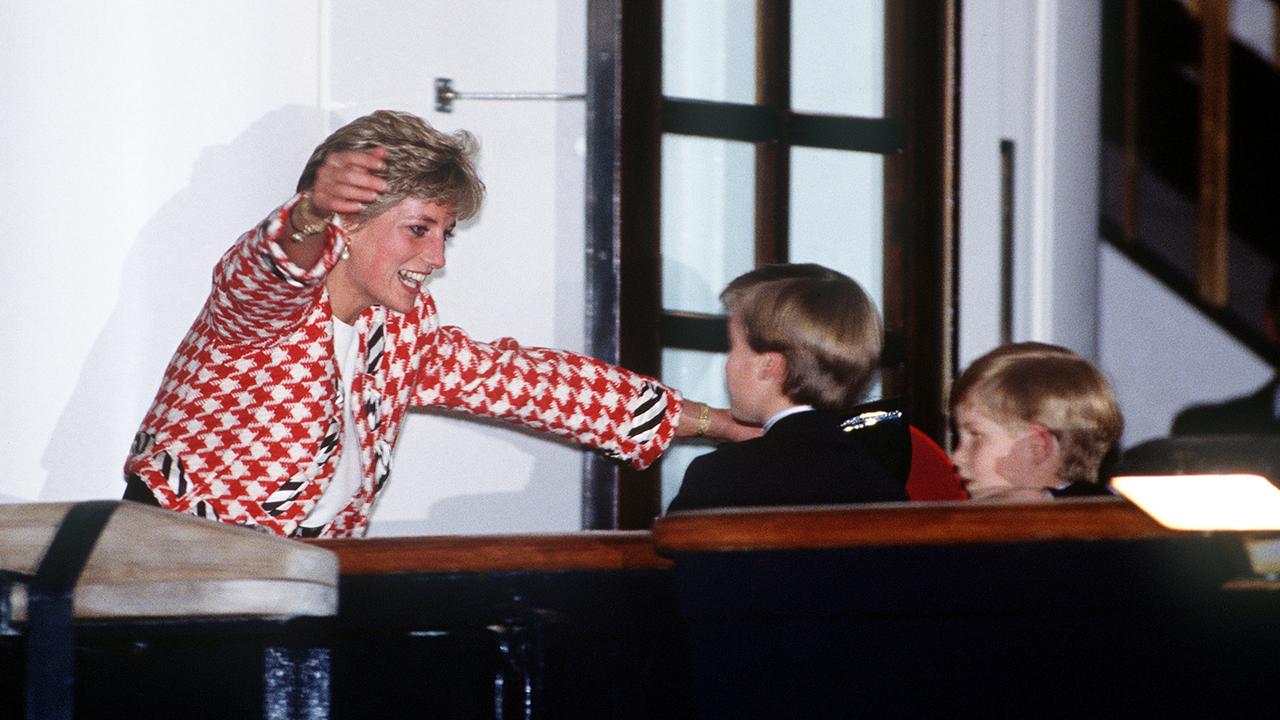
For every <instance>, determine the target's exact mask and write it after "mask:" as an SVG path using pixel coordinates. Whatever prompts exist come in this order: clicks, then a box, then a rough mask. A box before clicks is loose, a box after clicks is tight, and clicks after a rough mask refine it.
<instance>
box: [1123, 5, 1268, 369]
mask: <svg viewBox="0 0 1280 720" xmlns="http://www.w3.org/2000/svg"><path fill="white" fill-rule="evenodd" d="M1250 4H1251V3H1242V2H1237V3H1235V11H1236V12H1237V13H1240V12H1242V6H1246V5H1250ZM1266 5H1270V8H1267V7H1266ZM1252 6H1253V7H1252V8H1244V10H1249V11H1250V12H1254V13H1255V14H1256V13H1257V11H1258V10H1259V9H1261V10H1262V11H1264V12H1262V13H1261V15H1260V16H1261V17H1266V18H1268V19H1270V27H1269V28H1266V27H1262V28H1261V29H1262V30H1263V31H1264V32H1263V35H1264V36H1265V37H1267V38H1269V40H1270V45H1269V47H1267V46H1266V43H1265V42H1264V43H1262V46H1261V47H1259V43H1258V42H1257V35H1258V33H1257V32H1256V31H1257V30H1258V29H1259V28H1258V27H1257V26H1256V24H1255V25H1254V26H1251V27H1250V29H1252V30H1254V31H1255V32H1253V33H1251V34H1252V36H1253V37H1250V38H1248V42H1246V38H1243V37H1242V36H1241V34H1240V33H1239V32H1233V31H1232V22H1231V12H1232V3H1231V2H1229V0H1199V1H1188V2H1182V1H1179V0H1124V1H1123V2H1106V3H1103V11H1104V13H1105V17H1104V39H1103V117H1102V125H1103V153H1102V158H1101V162H1102V190H1101V192H1102V198H1101V217H1100V222H1099V225H1100V233H1101V235H1102V236H1103V238H1104V239H1105V240H1106V241H1107V242H1108V243H1110V244H1111V245H1113V246H1114V247H1115V248H1116V249H1117V250H1119V251H1120V252H1122V253H1123V254H1124V255H1126V256H1127V257H1129V258H1130V259H1131V260H1132V261H1133V262H1135V263H1137V264H1138V265H1140V266H1141V267H1142V268H1143V269H1144V270H1145V271H1146V272H1148V273H1150V274H1151V275H1152V276H1154V277H1155V278H1157V279H1158V280H1159V281H1160V282H1162V283H1163V284H1164V285H1166V286H1167V287H1169V288H1170V289H1171V290H1173V291H1174V292H1176V293H1177V294H1179V295H1180V296H1182V297H1183V298H1184V299H1185V300H1186V301H1188V302H1189V303H1191V304H1192V305H1194V306H1195V307H1196V308H1198V309H1199V310H1200V311H1201V312H1202V313H1203V314H1204V315H1205V316H1206V317H1208V318H1210V319H1212V321H1213V322H1215V323H1216V324H1217V325H1218V326H1220V327H1221V328H1223V329H1224V330H1225V331H1226V332H1228V333H1230V334H1231V335H1232V336H1234V337H1235V338H1236V339H1237V340H1239V341H1240V342H1241V343H1242V344H1244V345H1245V346H1247V347H1249V348H1250V349H1251V350H1252V351H1253V352H1255V353H1256V354H1258V355H1259V356H1260V357H1262V358H1265V359H1266V360H1267V361H1268V362H1270V363H1271V364H1272V365H1273V366H1275V367H1280V347H1277V346H1276V345H1275V344H1273V343H1272V342H1270V340H1269V338H1268V337H1267V335H1266V334H1265V332H1264V327H1263V316H1264V307H1265V293H1266V288H1267V284H1268V282H1269V280H1270V278H1271V277H1272V275H1273V274H1274V273H1276V272H1277V268H1278V267H1280V179H1278V178H1277V176H1278V175H1280V110H1277V108H1280V71H1278V67H1280V66H1278V65H1277V56H1278V54H1280V53H1278V50H1277V38H1276V35H1277V26H1278V22H1277V20H1276V18H1277V17H1280V4H1278V3H1277V2H1275V1H1274V0H1272V1H1270V2H1268V3H1266V4H1262V0H1255V2H1254V3H1252ZM1268 9H1269V10H1270V12H1269V13H1267V12H1265V11H1266V10H1268ZM1242 20H1243V18H1241V17H1239V16H1237V18H1236V21H1237V30H1239V23H1240V22H1241V21H1242Z"/></svg>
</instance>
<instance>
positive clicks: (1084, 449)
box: [950, 342, 1124, 483]
mask: <svg viewBox="0 0 1280 720" xmlns="http://www.w3.org/2000/svg"><path fill="white" fill-rule="evenodd" d="M950 405H951V413H952V414H953V415H954V414H955V410H956V408H957V407H958V406H960V405H970V406H973V407H975V408H976V409H978V410H979V411H980V412H982V413H983V414H985V415H987V416H989V417H990V418H991V419H992V420H994V421H995V422H997V423H999V424H1000V425H1003V426H1005V427H1009V426H1013V425H1019V424H1026V423H1037V424H1039V425H1043V426H1044V427H1045V428H1046V429H1047V430H1049V432H1051V433H1053V435H1054V437H1056V438H1057V439H1058V445H1059V446H1060V447H1061V449H1062V466H1061V467H1060V468H1059V470H1058V474H1059V477H1060V479H1061V480H1062V481H1063V482H1065V483H1073V482H1080V481H1086V482H1098V470H1099V468H1100V467H1101V466H1102V461H1103V458H1105V457H1106V455H1107V453H1108V452H1110V451H1111V449H1112V448H1113V447H1114V446H1115V443H1116V441H1117V440H1119V439H1120V433H1121V431H1122V430H1123V429H1124V418H1123V417H1122V416H1121V414H1120V407H1119V405H1118V404H1117V403H1116V396H1115V393H1114V392H1113V391H1112V390H1111V385H1110V383H1108V382H1107V379H1106V378H1105V377H1103V375H1102V373H1101V372H1099V371H1098V369H1097V368H1096V367H1094V366H1093V364H1092V363H1090V362H1089V361H1088V360H1085V359H1084V358H1082V357H1080V356H1078V355H1076V354H1075V353H1073V352H1071V351H1070V350H1068V349H1066V348H1064V347H1060V346H1058V345H1049V344H1047V343H1035V342H1024V343H1011V344H1009V345H1002V346H1000V347H998V348H996V349H995V350H992V351H991V352H989V353H987V354H986V355H983V356H982V357H980V358H978V359H977V360H975V361H974V362H973V364H972V365H970V366H969V367H968V368H966V369H965V371H964V372H963V373H961V374H960V377H959V378H957V379H956V382H955V384H954V385H953V386H952V388H951V403H950Z"/></svg>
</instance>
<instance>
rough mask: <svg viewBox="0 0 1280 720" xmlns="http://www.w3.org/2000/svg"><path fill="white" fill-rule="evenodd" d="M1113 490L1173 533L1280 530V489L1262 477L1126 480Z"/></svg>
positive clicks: (1121, 478)
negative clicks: (1187, 531)
mask: <svg viewBox="0 0 1280 720" xmlns="http://www.w3.org/2000/svg"><path fill="white" fill-rule="evenodd" d="M1111 487H1112V489H1114V490H1115V491H1116V492H1117V493H1119V494H1120V495H1123V496H1124V497H1125V498H1127V499H1128V500H1129V501H1130V502H1132V503H1133V504H1134V505H1137V506H1138V507H1139V508H1141V509H1142V510H1143V512H1145V513H1147V514H1148V515H1150V516H1151V517H1152V518H1154V519H1155V520H1156V522H1158V523H1160V524H1161V525H1164V526H1165V527H1167V528H1171V529H1173V530H1241V531H1244V530H1255V531H1256V530H1280V488H1277V487H1276V486H1275V485H1272V484H1271V482H1270V481H1268V480H1267V479H1266V478H1264V477H1262V476H1261V475H1249V474H1203V475H1122V476H1117V477H1114V478H1112V479H1111Z"/></svg>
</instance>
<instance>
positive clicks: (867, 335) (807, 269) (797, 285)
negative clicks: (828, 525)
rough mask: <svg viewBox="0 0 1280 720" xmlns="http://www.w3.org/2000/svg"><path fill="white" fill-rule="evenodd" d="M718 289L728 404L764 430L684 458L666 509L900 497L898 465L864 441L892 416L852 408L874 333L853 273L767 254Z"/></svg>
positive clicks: (875, 346) (878, 335)
mask: <svg viewBox="0 0 1280 720" xmlns="http://www.w3.org/2000/svg"><path fill="white" fill-rule="evenodd" d="M720 298H721V300H722V301H723V302H724V305H725V308H726V309H727V310H728V311H729V356H728V359H727V360H726V362H725V379H726V384H727V385H728V390H729V404H730V412H731V413H732V415H733V417H734V418H735V419H737V420H738V421H740V422H743V423H748V424H758V425H761V426H762V427H763V428H764V435H763V436H761V437H759V438H755V439H751V440H746V441H744V442H739V443H733V444H728V445H722V446H721V447H720V448H718V449H717V450H716V451H714V452H712V453H709V454H707V455H703V456H701V457H698V458H697V459H695V460H694V461H693V462H692V463H691V464H690V465H689V468H688V470H687V471H686V472H685V476H684V482H683V484H682V485H681V487H680V491H679V493H678V494H677V495H676V497H675V499H674V500H672V502H671V505H670V507H669V508H668V509H669V510H694V509H703V508H715V507H741V506H763V505H812V504H826V503H856V502H879V501H892V500H905V499H906V494H905V491H904V489H903V487H904V485H905V482H906V476H905V467H898V465H897V464H896V463H894V462H892V460H891V459H890V458H885V457H880V456H878V455H882V454H883V453H878V452H877V449H876V448H877V444H876V443H874V442H868V437H869V435H870V434H871V431H870V430H869V429H870V428H871V427H872V426H874V425H876V424H877V422H880V421H883V420H886V419H887V418H889V417H893V418H899V417H900V415H899V414H896V413H892V412H886V411H884V410H880V409H864V410H863V411H862V412H859V411H858V409H856V408H855V406H857V405H858V403H859V402H861V401H862V399H863V396H864V395H865V393H866V391H867V388H868V387H869V386H870V384H871V381H872V378H873V376H874V374H875V370H876V367H877V366H878V364H879V359H880V348H881V344H882V336H883V327H882V324H881V321H880V315H879V313H878V312H877V311H876V308H875V305H874V304H873V303H872V301H871V298H870V297H868V296H867V294H866V292H865V291H863V289H862V288H861V287H860V286H859V285H858V283H857V282H855V281H854V280H852V279H851V278H849V277H847V276H845V275H843V274H841V273H838V272H836V271H834V270H831V269H830V268H826V267H823V266H821V265H816V264H801V265H770V266H765V267H762V268H759V269H757V270H753V271H751V272H748V273H746V274H744V275H742V276H740V277H738V278H736V279H735V280H734V281H733V282H731V283H729V286H728V287H727V288H726V289H725V291H724V292H723V293H722V294H721V296H720ZM851 416H852V417H851ZM904 439H905V435H904ZM908 442H909V441H908ZM906 447H908V448H909V444H908V445H906ZM908 455H909V450H908Z"/></svg>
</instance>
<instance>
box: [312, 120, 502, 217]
mask: <svg viewBox="0 0 1280 720" xmlns="http://www.w3.org/2000/svg"><path fill="white" fill-rule="evenodd" d="M375 147H382V148H386V150H387V155H386V158H385V160H386V169H385V170H384V171H383V172H381V173H379V174H378V175H379V177H381V178H382V179H383V180H386V181H387V191H386V192H384V193H382V194H381V195H379V196H378V199H377V200H375V201H374V202H372V203H370V204H369V205H368V206H367V207H366V208H365V209H364V211H363V212H361V213H360V214H359V215H357V216H356V217H355V220H356V221H357V222H359V223H363V222H367V221H368V220H370V219H372V218H375V217H377V216H378V215H380V214H381V213H382V212H383V211H385V210H386V209H387V208H390V207H391V206H392V205H395V204H396V203H398V202H400V201H401V200H403V199H405V198H406V197H415V198H419V199H421V200H425V201H427V202H434V203H439V204H441V205H446V206H449V207H450V208H452V210H453V213H454V214H455V215H456V216H457V218H458V219H459V220H465V219H467V218H469V217H472V216H474V215H475V214H476V213H478V212H479V211H480V205H481V204H482V203H483V202H484V183H483V182H482V181H481V180H480V176H479V174H477V173H476V166H475V156H476V152H477V148H478V147H479V144H478V143H477V142H476V139H475V136H473V135H472V134H471V133H469V132H467V131H466V130H458V131H457V132H454V133H444V132H441V131H439V130H437V129H435V128H433V127H431V126H430V125H428V124H427V123H426V121H424V120H423V119H422V118H420V117H418V116H416V115H411V114H409V113H406V112H397V111H394V110H378V111H377V112H374V113H372V114H370V115H365V116H364V117H361V118H357V119H355V120H352V121H351V122H350V123H347V124H346V125H343V126H342V127H340V128H338V129H337V130H335V131H334V132H333V134H332V135H330V136H329V137H328V138H326V139H325V141H324V142H322V143H320V145H319V146H318V147H317V148H316V149H315V151H314V152H313V153H311V159H310V160H308V161H307V165H306V167H305V168H303V170H302V176H301V177H300V178H298V191H299V192H301V191H303V190H307V189H310V188H311V186H312V185H314V184H315V181H316V171H317V170H319V169H320V165H321V164H322V163H324V160H325V158H326V157H328V156H329V154H330V153H334V152H341V151H344V150H372V149H373V148H375Z"/></svg>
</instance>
